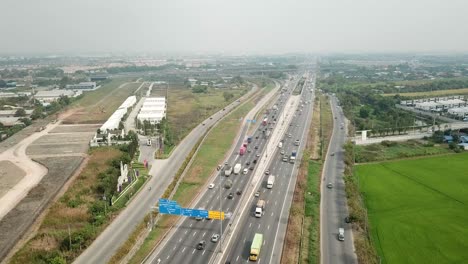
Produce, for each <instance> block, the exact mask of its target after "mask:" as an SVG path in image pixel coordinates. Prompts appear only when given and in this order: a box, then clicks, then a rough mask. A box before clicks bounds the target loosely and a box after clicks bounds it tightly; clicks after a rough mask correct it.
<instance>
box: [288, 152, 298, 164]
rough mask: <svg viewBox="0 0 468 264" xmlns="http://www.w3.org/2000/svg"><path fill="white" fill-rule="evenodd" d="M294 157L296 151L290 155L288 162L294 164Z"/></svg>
mask: <svg viewBox="0 0 468 264" xmlns="http://www.w3.org/2000/svg"><path fill="white" fill-rule="evenodd" d="M296 155H297V153H296V151H293V152H292V153H291V157H290V158H289V162H291V163H294V162H295V161H296Z"/></svg>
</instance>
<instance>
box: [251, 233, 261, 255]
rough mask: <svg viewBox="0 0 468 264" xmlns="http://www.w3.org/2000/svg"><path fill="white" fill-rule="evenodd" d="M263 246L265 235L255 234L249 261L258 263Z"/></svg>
mask: <svg viewBox="0 0 468 264" xmlns="http://www.w3.org/2000/svg"><path fill="white" fill-rule="evenodd" d="M262 245H263V234H259V233H255V236H254V238H253V240H252V245H251V246H250V257H249V260H251V261H257V259H258V256H259V255H260V250H261V249H262Z"/></svg>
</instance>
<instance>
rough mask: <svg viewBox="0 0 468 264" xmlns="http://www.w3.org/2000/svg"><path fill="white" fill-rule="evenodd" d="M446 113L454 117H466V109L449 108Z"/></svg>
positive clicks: (467, 109) (467, 113)
mask: <svg viewBox="0 0 468 264" xmlns="http://www.w3.org/2000/svg"><path fill="white" fill-rule="evenodd" d="M447 112H448V113H449V114H451V115H454V116H458V117H465V116H468V107H466V106H464V107H459V108H451V109H449V110H448V111H447Z"/></svg>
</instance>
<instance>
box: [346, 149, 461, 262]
mask: <svg viewBox="0 0 468 264" xmlns="http://www.w3.org/2000/svg"><path fill="white" fill-rule="evenodd" d="M467 159H468V153H464V154H458V155H447V156H440V157H429V158H421V159H412V160H400V161H394V162H383V163H378V164H366V165H358V166H356V171H355V174H356V177H357V179H359V187H360V190H361V193H362V196H363V198H364V202H365V204H366V206H367V209H368V216H369V224H370V225H369V229H370V234H371V236H370V237H371V240H372V242H373V244H374V245H375V247H376V249H377V251H378V253H379V256H380V260H381V263H463V262H465V261H466V260H467V259H468V251H467V250H466V248H468V239H467V238H468V229H467V228H466V223H468V214H466V213H463V212H467V211H468V206H467V204H468V196H467V195H466V190H467V188H468V179H467V177H466V160H467ZM408 252H411V254H408Z"/></svg>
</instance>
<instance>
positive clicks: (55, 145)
mask: <svg viewBox="0 0 468 264" xmlns="http://www.w3.org/2000/svg"><path fill="white" fill-rule="evenodd" d="M92 137H93V133H83V132H82V133H69V134H50V135H45V136H43V137H41V138H39V139H38V140H36V141H35V142H34V143H33V144H31V145H30V146H29V147H28V148H27V149H26V154H27V155H29V156H34V155H57V154H76V153H83V154H84V153H86V151H87V150H88V142H89V140H90V139H91V138H92Z"/></svg>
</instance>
